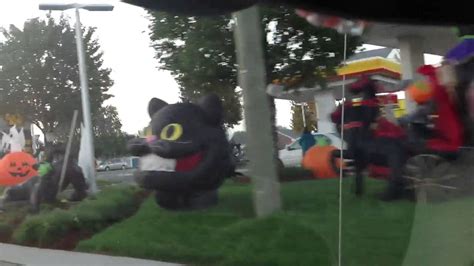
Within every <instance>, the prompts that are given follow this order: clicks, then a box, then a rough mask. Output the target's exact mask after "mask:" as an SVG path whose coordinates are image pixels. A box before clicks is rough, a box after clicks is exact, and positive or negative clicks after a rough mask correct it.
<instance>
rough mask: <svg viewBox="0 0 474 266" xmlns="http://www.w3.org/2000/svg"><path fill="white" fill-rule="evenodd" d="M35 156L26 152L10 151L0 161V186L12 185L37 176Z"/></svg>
mask: <svg viewBox="0 0 474 266" xmlns="http://www.w3.org/2000/svg"><path fill="white" fill-rule="evenodd" d="M35 165H36V160H35V158H34V157H33V156H32V155H30V154H29V153H26V152H12V153H9V154H7V155H5V157H3V159H2V160H1V161H0V186H14V185H18V184H21V183H24V182H26V181H27V180H29V179H30V178H32V177H34V176H37V175H38V172H37V170H36V166H35Z"/></svg>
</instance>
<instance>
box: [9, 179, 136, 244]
mask: <svg viewBox="0 0 474 266" xmlns="http://www.w3.org/2000/svg"><path fill="white" fill-rule="evenodd" d="M137 192H138V189H137V188H135V187H119V186H117V187H110V188H107V189H105V190H103V191H102V192H100V193H99V194H98V195H97V197H96V198H95V199H86V200H84V201H82V202H81V203H79V204H78V205H76V206H73V207H71V208H70V209H68V210H61V209H55V210H53V211H51V212H48V213H45V214H39V215H36V216H29V217H27V218H26V219H25V220H24V221H23V223H22V224H21V225H20V226H19V227H18V228H17V230H15V232H14V234H13V240H14V242H16V243H20V244H31V245H38V246H45V245H49V244H52V243H54V242H55V241H57V240H59V239H61V238H63V237H64V236H66V235H67V234H68V233H70V232H72V231H82V232H87V233H95V232H98V231H100V230H101V229H103V228H104V227H106V226H107V225H109V224H110V223H113V222H116V221H119V220H121V219H123V218H126V217H128V216H130V215H131V214H133V213H134V211H135V210H136V209H137V208H138V206H139V202H140V200H139V198H138V197H137V196H136V195H137Z"/></svg>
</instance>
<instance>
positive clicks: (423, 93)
mask: <svg viewBox="0 0 474 266" xmlns="http://www.w3.org/2000/svg"><path fill="white" fill-rule="evenodd" d="M406 92H407V94H408V96H409V97H410V98H411V99H412V100H414V101H415V102H416V103H418V104H423V103H425V102H427V101H428V100H430V99H431V97H433V90H432V89H431V86H430V84H429V83H428V82H426V81H417V82H415V83H413V84H411V85H410V86H409V87H408V88H407V89H406Z"/></svg>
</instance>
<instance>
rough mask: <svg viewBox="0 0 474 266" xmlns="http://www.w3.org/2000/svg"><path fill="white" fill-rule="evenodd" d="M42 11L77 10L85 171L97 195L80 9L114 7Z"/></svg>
mask: <svg viewBox="0 0 474 266" xmlns="http://www.w3.org/2000/svg"><path fill="white" fill-rule="evenodd" d="M39 9H40V10H59V11H65V10H68V9H75V11H76V47H77V58H78V63H79V78H80V83H81V102H82V118H83V122H84V129H85V132H84V133H85V134H87V140H88V141H87V143H86V145H87V148H88V149H89V151H90V159H89V160H88V161H87V165H86V168H87V169H83V170H84V171H85V172H86V175H87V176H88V177H89V178H90V185H91V188H90V189H91V192H92V193H93V194H95V193H96V192H97V184H96V178H95V174H96V172H95V154H94V136H93V133H92V121H91V120H92V119H91V108H90V100H89V86H88V83H87V81H88V79H87V67H86V53H85V50H84V43H83V39H82V29H81V20H80V16H79V9H85V10H88V11H112V10H113V9H114V6H113V5H109V4H78V3H72V4H40V5H39Z"/></svg>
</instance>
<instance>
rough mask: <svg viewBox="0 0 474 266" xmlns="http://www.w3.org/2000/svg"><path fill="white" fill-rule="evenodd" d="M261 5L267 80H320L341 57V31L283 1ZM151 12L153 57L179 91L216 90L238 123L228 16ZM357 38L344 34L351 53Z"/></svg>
mask: <svg viewBox="0 0 474 266" xmlns="http://www.w3.org/2000/svg"><path fill="white" fill-rule="evenodd" d="M261 11H262V27H263V28H264V29H265V31H264V34H265V36H264V37H265V38H264V40H267V41H266V42H265V43H263V44H262V45H264V47H265V49H264V50H265V51H266V71H267V79H268V80H267V82H268V83H270V82H271V81H274V80H280V81H286V80H292V79H293V83H292V85H293V86H300V85H304V86H314V85H315V83H319V84H321V85H324V79H325V77H326V76H328V75H331V74H333V73H334V69H335V68H336V67H337V66H338V65H339V64H340V62H341V61H342V56H343V47H344V43H343V36H342V35H340V34H338V33H337V32H336V31H334V30H331V29H324V28H316V27H313V26H311V25H310V24H309V23H307V22H306V21H305V20H304V19H301V18H300V17H298V16H296V15H295V14H294V11H293V10H292V9H289V8H286V7H278V8H274V9H270V8H266V9H263V8H262V9H261ZM151 14H152V22H151V26H150V28H151V30H152V32H151V39H152V41H153V46H154V48H155V50H156V51H157V53H156V57H157V58H158V60H159V62H160V63H161V68H163V69H166V70H169V71H170V72H171V73H172V74H173V75H174V77H175V79H176V80H177V82H178V84H179V86H180V91H181V95H182V97H183V98H186V99H191V100H192V99H195V98H196V97H198V96H199V95H201V94H204V93H207V92H215V93H217V94H218V95H220V96H221V97H222V99H223V100H224V105H225V108H226V120H225V121H226V123H227V124H228V125H233V124H236V123H237V122H238V121H239V120H240V119H241V110H240V109H241V105H240V95H239V94H238V93H237V91H236V87H237V71H236V69H237V68H236V57H235V45H234V41H233V33H232V31H233V23H234V22H233V20H232V18H231V17H230V16H218V17H184V16H175V15H172V14H168V13H162V12H152V13H151ZM359 44H360V41H359V39H357V38H348V46H347V47H348V51H347V54H348V55H351V54H352V53H353V52H354V50H355V49H356V47H357V46H358V45H359ZM295 78H296V79H295ZM270 100H271V99H270ZM271 104H272V103H271Z"/></svg>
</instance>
